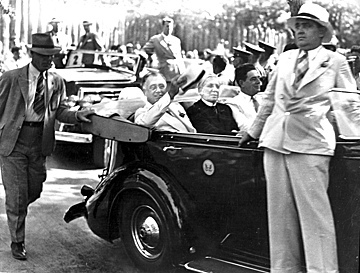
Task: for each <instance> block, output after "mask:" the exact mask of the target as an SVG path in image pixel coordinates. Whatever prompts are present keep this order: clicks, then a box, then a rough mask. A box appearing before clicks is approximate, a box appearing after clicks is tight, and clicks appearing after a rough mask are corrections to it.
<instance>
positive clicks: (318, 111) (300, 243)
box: [240, 3, 356, 273]
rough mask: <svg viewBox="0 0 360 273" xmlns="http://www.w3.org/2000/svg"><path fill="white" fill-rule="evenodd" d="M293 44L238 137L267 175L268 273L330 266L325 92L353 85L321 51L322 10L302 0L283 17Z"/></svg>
mask: <svg viewBox="0 0 360 273" xmlns="http://www.w3.org/2000/svg"><path fill="white" fill-rule="evenodd" d="M288 25H289V27H290V28H291V29H292V30H293V31H294V34H295V38H296V44H297V46H298V47H299V48H298V49H294V50H289V51H286V52H284V53H283V54H281V55H280V57H279V61H278V64H277V67H276V69H275V71H274V74H273V76H272V77H271V79H270V82H269V84H268V86H267V88H266V90H265V94H264V98H263V100H262V104H261V106H260V109H259V112H258V115H257V117H256V119H255V121H254V123H253V125H252V126H251V128H250V129H249V130H248V132H247V134H246V135H244V137H243V139H242V140H241V141H240V145H243V144H244V143H246V142H248V141H249V140H250V139H256V138H258V137H260V140H259V146H260V147H264V148H265V149H264V169H265V175H266V180H267V198H268V219H269V238H270V263H271V272H272V273H285V272H289V273H290V272H294V273H295V272H308V273H310V272H311V273H320V272H322V273H323V272H327V273H330V272H331V273H335V272H339V271H338V259H337V246H336V236H335V227H334V220H333V216H332V210H331V206H330V201H329V198H328V195H327V189H328V185H329V163H330V159H331V156H333V155H334V150H335V144H336V141H335V140H336V138H335V133H334V129H333V126H332V124H331V123H330V121H329V119H328V114H329V111H330V108H331V102H330V98H329V90H330V89H331V88H345V89H347V90H354V91H356V85H355V81H354V78H353V76H352V74H351V71H350V67H349V65H348V63H347V61H346V58H345V57H344V56H342V55H340V54H338V53H335V52H332V51H330V50H327V49H325V48H324V47H323V46H322V43H324V42H329V41H330V39H331V37H332V27H331V25H330V23H329V13H328V12H327V11H326V10H325V9H324V8H322V7H321V6H319V5H317V4H313V3H305V4H303V5H302V6H301V8H300V10H299V13H298V14H297V15H296V16H293V17H291V18H290V19H289V20H288Z"/></svg>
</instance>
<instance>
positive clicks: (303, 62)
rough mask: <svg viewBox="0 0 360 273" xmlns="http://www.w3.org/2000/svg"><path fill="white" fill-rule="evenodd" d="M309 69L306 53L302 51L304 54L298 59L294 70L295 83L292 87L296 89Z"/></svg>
mask: <svg viewBox="0 0 360 273" xmlns="http://www.w3.org/2000/svg"><path fill="white" fill-rule="evenodd" d="M308 69H309V60H308V54H307V51H304V54H303V55H302V56H301V57H300V58H298V60H297V64H296V70H295V81H294V86H295V87H298V86H299V83H300V81H301V80H302V78H303V77H304V76H305V74H306V72H307V71H308Z"/></svg>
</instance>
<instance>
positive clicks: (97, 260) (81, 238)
mask: <svg viewBox="0 0 360 273" xmlns="http://www.w3.org/2000/svg"><path fill="white" fill-rule="evenodd" d="M65 150H66V149H63V148H62V147H58V148H57V151H56V153H55V154H54V156H52V157H51V158H49V160H48V164H47V166H48V178H47V182H46V183H45V184H44V190H43V193H42V196H41V198H40V199H39V200H37V201H36V202H35V203H34V204H32V205H31V206H30V208H29V213H28V217H27V222H26V241H25V244H26V249H27V252H28V260H27V261H17V260H15V259H13V258H12V256H11V252H10V247H9V245H10V236H9V230H8V226H7V223H6V214H5V208H4V206H5V201H4V195H5V194H4V188H3V186H2V183H1V180H0V184H1V185H0V272H1V273H2V272H6V273H25V272H26V273H32V272H35V273H50V272H51V273H63V272H66V273H72V272H74V273H75V272H76V273H77V272H107V273H112V272H114V273H115V272H116V273H120V272H126V273H135V272H136V273H141V272H142V271H140V270H138V269H136V268H134V267H133V265H132V263H131V261H130V260H129V259H128V257H127V256H126V254H125V251H124V249H123V246H122V243H121V241H120V240H119V241H116V242H114V244H111V243H108V242H106V241H104V240H102V239H100V238H98V237H96V236H95V235H94V234H92V233H91V231H90V230H89V228H88V226H87V224H86V221H85V219H83V218H81V219H77V220H75V221H73V222H71V223H69V224H66V223H65V222H64V221H63V214H64V212H65V210H66V209H67V208H68V207H69V206H70V205H73V204H75V203H77V202H79V201H81V200H82V198H81V195H80V192H79V190H80V187H81V186H82V185H83V184H88V185H91V186H95V185H96V184H97V183H98V178H97V177H98V175H99V174H101V170H99V169H94V168H93V167H92V166H91V164H90V163H88V162H87V156H86V153H84V154H81V153H80V154H79V153H76V152H74V150H72V151H70V152H69V151H65Z"/></svg>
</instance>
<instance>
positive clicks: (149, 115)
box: [135, 70, 196, 133]
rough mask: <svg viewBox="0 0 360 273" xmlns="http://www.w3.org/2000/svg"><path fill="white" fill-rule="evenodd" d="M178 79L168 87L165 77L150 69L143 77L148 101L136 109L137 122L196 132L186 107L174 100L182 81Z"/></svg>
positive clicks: (166, 129) (143, 87) (172, 130)
mask: <svg viewBox="0 0 360 273" xmlns="http://www.w3.org/2000/svg"><path fill="white" fill-rule="evenodd" d="M178 79H179V76H176V77H175V78H173V79H172V81H171V83H170V86H169V88H166V87H167V84H166V79H165V77H164V76H163V75H162V74H161V73H160V72H158V71H156V70H150V71H149V72H148V73H147V74H146V75H145V76H144V77H143V81H142V82H143V83H142V89H143V92H144V94H145V96H146V98H147V102H146V105H145V106H144V107H142V108H139V109H138V110H136V112H135V123H136V124H140V125H144V126H147V127H150V128H156V129H158V130H165V131H170V132H192V133H195V132H196V130H195V128H194V127H193V125H192V124H191V122H190V120H189V118H188V116H187V114H186V112H185V110H184V108H183V107H182V106H181V105H180V103H178V102H174V101H173V98H174V96H175V95H176V94H177V93H178V92H179V85H180V83H181V81H180V80H178ZM167 89H168V91H167Z"/></svg>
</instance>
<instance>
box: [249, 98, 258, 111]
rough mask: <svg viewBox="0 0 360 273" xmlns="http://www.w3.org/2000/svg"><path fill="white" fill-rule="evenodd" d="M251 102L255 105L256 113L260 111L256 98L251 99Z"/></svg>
mask: <svg viewBox="0 0 360 273" xmlns="http://www.w3.org/2000/svg"><path fill="white" fill-rule="evenodd" d="M251 100H252V102H253V104H254V108H255V111H256V112H257V111H258V109H259V102H258V101H257V100H256V99H255V98H254V97H251Z"/></svg>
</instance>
